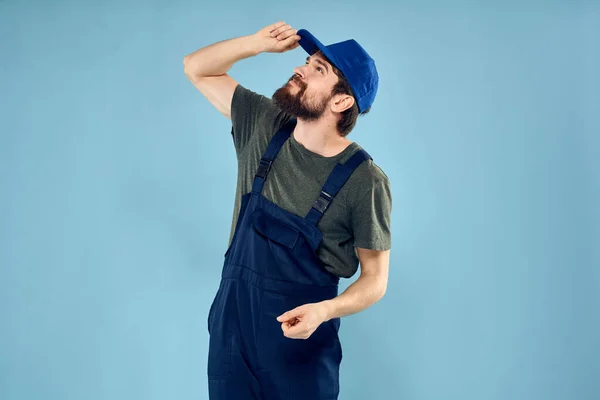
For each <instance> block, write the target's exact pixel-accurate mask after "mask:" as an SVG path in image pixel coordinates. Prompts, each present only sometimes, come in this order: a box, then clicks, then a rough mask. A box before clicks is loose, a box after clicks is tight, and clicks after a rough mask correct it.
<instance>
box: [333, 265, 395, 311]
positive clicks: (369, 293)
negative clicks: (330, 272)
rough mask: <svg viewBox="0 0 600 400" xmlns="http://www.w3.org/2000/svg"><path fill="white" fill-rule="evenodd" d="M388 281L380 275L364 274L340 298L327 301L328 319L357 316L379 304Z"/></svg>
mask: <svg viewBox="0 0 600 400" xmlns="http://www.w3.org/2000/svg"><path fill="white" fill-rule="evenodd" d="M386 286H387V283H386V280H384V279H382V277H381V276H380V275H378V274H363V275H361V276H360V277H359V278H358V279H357V280H356V281H355V282H354V283H352V284H351V285H350V286H348V288H347V289H346V290H345V291H344V292H343V293H342V294H340V295H339V296H337V297H335V298H333V299H331V300H326V301H324V302H323V304H324V305H325V306H326V308H327V318H326V320H330V319H332V318H340V317H345V316H348V315H352V314H356V313H358V312H360V311H363V310H365V309H367V308H369V307H371V306H372V305H373V304H375V303H377V302H378V301H379V300H381V298H382V297H383V295H384V294H385V291H386Z"/></svg>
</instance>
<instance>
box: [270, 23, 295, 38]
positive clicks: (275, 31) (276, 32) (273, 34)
mask: <svg viewBox="0 0 600 400" xmlns="http://www.w3.org/2000/svg"><path fill="white" fill-rule="evenodd" d="M291 29H292V27H291V26H290V25H288V24H284V25H281V26H279V27H277V28H276V29H273V30H272V31H271V37H277V36H279V34H281V33H283V32H285V31H288V30H291Z"/></svg>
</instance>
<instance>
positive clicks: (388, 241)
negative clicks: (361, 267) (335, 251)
mask: <svg viewBox="0 0 600 400" xmlns="http://www.w3.org/2000/svg"><path fill="white" fill-rule="evenodd" d="M391 213H392V192H391V186H390V181H389V179H387V178H382V179H378V180H377V181H376V182H374V184H373V185H372V186H371V187H370V188H369V190H367V191H366V192H365V193H363V194H362V195H360V197H359V198H358V199H357V201H356V203H355V205H354V206H353V208H352V231H353V232H352V233H353V236H354V246H355V247H361V248H365V249H372V250H389V249H391V247H392V234H391Z"/></svg>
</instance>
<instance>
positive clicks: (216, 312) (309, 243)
mask: <svg viewBox="0 0 600 400" xmlns="http://www.w3.org/2000/svg"><path fill="white" fill-rule="evenodd" d="M295 124H296V121H295V120H292V121H290V122H289V123H288V124H287V125H286V126H284V127H283V128H282V129H281V130H279V131H278V132H277V133H276V134H275V136H273V138H272V139H271V140H270V142H269V145H268V147H267V150H266V151H265V153H264V155H263V157H262V158H261V161H260V165H259V167H258V170H257V172H256V175H255V178H254V182H253V187H252V191H251V192H250V193H247V194H245V195H244V196H243V197H242V203H241V208H240V213H239V218H238V221H237V224H236V228H235V232H234V235H233V239H232V242H231V245H230V246H229V248H228V249H227V252H226V253H225V261H224V266H223V271H222V275H221V277H222V279H221V282H220V285H219V289H218V291H217V293H216V295H215V297H214V300H213V302H212V304H211V307H210V311H209V314H208V332H209V336H210V341H209V354H208V383H209V397H210V399H211V400H246V399H256V400H336V399H337V398H338V394H339V367H340V363H341V360H342V348H341V344H340V341H339V338H338V330H339V327H340V320H339V318H335V319H331V320H329V321H327V322H324V323H322V324H321V325H320V326H319V328H318V329H317V330H316V331H315V332H314V333H313V334H312V335H311V336H310V337H309V338H308V339H290V338H287V337H285V336H284V335H283V331H282V329H281V323H280V322H278V321H277V319H276V318H277V317H278V316H279V315H281V314H283V313H284V312H286V311H289V310H291V309H293V308H295V307H298V306H300V305H303V304H307V303H317V302H320V301H323V300H328V299H331V298H334V297H336V296H337V295H338V282H339V278H338V277H337V276H335V275H333V274H331V273H330V272H328V271H327V270H326V269H325V268H324V266H323V263H322V261H321V260H320V259H319V258H318V256H317V253H316V250H317V248H318V246H319V243H320V241H321V238H322V233H321V231H320V230H319V229H318V228H317V223H318V221H319V220H320V219H321V217H322V216H323V213H324V212H325V211H326V209H327V207H328V206H329V204H330V202H331V201H332V199H333V198H334V197H335V195H336V194H337V193H338V192H339V190H340V188H341V187H342V186H343V185H344V183H345V182H346V181H347V179H348V178H349V177H350V175H351V174H352V172H353V171H354V170H355V169H356V168H357V167H358V166H359V165H360V164H361V163H362V162H363V161H365V160H367V159H370V158H371V157H370V156H369V154H368V153H367V152H365V151H364V150H362V149H361V150H359V151H357V152H356V153H355V154H353V155H352V156H351V158H350V159H349V160H348V161H347V162H346V163H344V164H337V165H336V166H335V168H334V169H333V171H332V173H331V175H330V176H329V177H328V179H327V181H326V182H325V184H324V186H323V188H322V191H321V193H320V194H319V196H318V198H317V199H316V200H315V202H314V204H313V206H312V208H311V209H310V211H309V212H308V214H307V215H306V217H304V218H302V217H299V216H297V215H295V214H292V213H290V212H288V211H286V210H284V209H283V208H281V207H279V206H277V205H276V204H275V203H273V202H271V201H269V200H268V199H266V198H265V197H263V196H262V194H261V192H262V188H263V185H264V182H265V180H266V178H267V175H268V173H269V170H270V168H271V165H272V163H273V161H274V160H275V158H276V157H277V154H278V153H279V150H280V149H281V147H282V146H283V144H284V143H285V141H286V140H287V139H288V138H289V136H290V134H291V133H292V131H293V129H294V127H295Z"/></svg>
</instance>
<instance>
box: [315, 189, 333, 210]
mask: <svg viewBox="0 0 600 400" xmlns="http://www.w3.org/2000/svg"><path fill="white" fill-rule="evenodd" d="M331 200H333V197H332V196H331V195H330V194H329V193H327V192H325V191H324V190H321V193H319V197H317V199H316V200H315V202H314V203H313V208H314V209H316V210H317V211H319V212H320V213H321V214H322V213H324V212H325V210H327V207H329V204H330V203H331Z"/></svg>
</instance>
